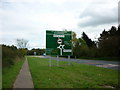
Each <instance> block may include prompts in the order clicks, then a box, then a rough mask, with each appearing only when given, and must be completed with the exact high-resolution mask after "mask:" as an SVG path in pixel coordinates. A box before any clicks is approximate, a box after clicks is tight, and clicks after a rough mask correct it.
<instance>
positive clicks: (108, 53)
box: [98, 26, 120, 57]
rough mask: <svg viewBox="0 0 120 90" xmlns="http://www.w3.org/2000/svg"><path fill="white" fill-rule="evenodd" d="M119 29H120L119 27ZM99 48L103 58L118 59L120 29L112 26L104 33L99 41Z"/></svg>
mask: <svg viewBox="0 0 120 90" xmlns="http://www.w3.org/2000/svg"><path fill="white" fill-rule="evenodd" d="M118 28H119V27H118ZM98 40H99V41H98V48H99V51H100V53H101V56H104V57H118V56H119V53H120V33H119V29H117V28H116V27H115V26H112V27H111V29H110V30H109V31H105V30H104V31H103V32H102V33H101V34H100V37H99V39H98Z"/></svg>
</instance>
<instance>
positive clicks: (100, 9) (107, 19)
mask: <svg viewBox="0 0 120 90" xmlns="http://www.w3.org/2000/svg"><path fill="white" fill-rule="evenodd" d="M117 8H118V7H117V4H116V3H114V4H111V3H108V2H104V3H103V2H102V1H99V0H98V2H97V1H96V2H94V3H91V4H90V5H89V6H88V7H87V8H86V9H85V10H84V11H83V13H82V14H81V15H80V22H79V24H78V25H79V26H80V27H94V26H99V25H104V24H111V23H117V20H118V14H117V13H118V9H117Z"/></svg>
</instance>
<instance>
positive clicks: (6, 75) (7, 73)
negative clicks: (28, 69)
mask: <svg viewBox="0 0 120 90" xmlns="http://www.w3.org/2000/svg"><path fill="white" fill-rule="evenodd" d="M23 62H24V60H20V61H18V62H16V63H15V64H14V65H12V66H11V67H9V68H8V67H7V68H4V69H3V70H2V88H12V86H13V84H14V81H15V79H16V77H17V75H18V73H19V71H20V69H21V67H22V64H23Z"/></svg>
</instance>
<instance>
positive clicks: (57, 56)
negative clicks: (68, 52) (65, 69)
mask: <svg viewBox="0 0 120 90" xmlns="http://www.w3.org/2000/svg"><path fill="white" fill-rule="evenodd" d="M57 66H58V67H59V56H58V55H57Z"/></svg>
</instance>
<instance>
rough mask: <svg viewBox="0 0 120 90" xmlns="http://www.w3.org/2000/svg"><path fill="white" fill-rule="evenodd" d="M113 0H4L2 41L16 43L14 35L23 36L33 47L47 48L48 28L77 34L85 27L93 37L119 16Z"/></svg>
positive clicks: (0, 13)
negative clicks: (46, 32) (46, 33)
mask: <svg viewBox="0 0 120 90" xmlns="http://www.w3.org/2000/svg"><path fill="white" fill-rule="evenodd" d="M92 1H94V3H93V2H92ZM110 1H114V0H110ZM110 1H109V0H105V1H101V0H89V1H87V2H85V0H1V2H0V3H2V5H1V4H0V29H1V31H0V36H1V37H2V40H0V43H4V44H9V45H11V44H15V39H17V38H23V39H26V40H28V41H29V45H30V48H38V47H39V48H45V46H46V40H45V39H46V36H45V31H46V30H63V29H64V28H65V29H68V30H72V31H75V32H76V33H77V35H78V36H80V35H81V33H82V31H85V32H86V33H87V34H88V35H90V38H94V36H93V35H97V34H99V33H100V30H103V28H104V27H105V28H106V27H108V26H110V25H112V24H110V25H108V26H104V25H103V26H101V25H102V24H106V23H109V22H111V23H112V22H114V21H115V19H116V15H117V14H116V12H117V11H116V10H117V9H116V8H117V7H115V6H116V5H114V3H113V2H110ZM90 4H91V5H90ZM106 5H107V6H106ZM106 7H107V8H106ZM80 14H81V15H80ZM108 17H109V18H108ZM108 21H109V22H108ZM103 22H105V23H103ZM78 23H79V26H80V27H78ZM98 25H99V27H94V28H93V27H92V28H85V27H86V26H98ZM93 32H94V33H93Z"/></svg>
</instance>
